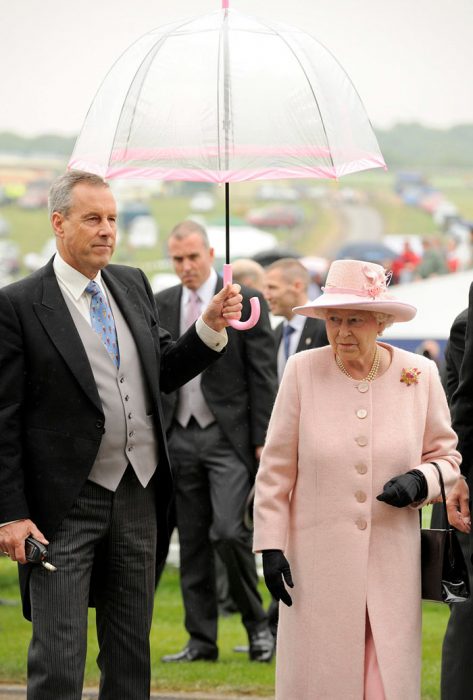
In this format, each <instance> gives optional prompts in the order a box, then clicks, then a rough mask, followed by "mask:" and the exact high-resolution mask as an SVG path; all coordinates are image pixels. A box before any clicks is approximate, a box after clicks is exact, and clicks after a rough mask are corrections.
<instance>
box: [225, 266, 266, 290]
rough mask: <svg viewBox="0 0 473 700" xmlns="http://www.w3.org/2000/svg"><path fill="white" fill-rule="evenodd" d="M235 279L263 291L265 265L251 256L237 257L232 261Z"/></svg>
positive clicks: (238, 282)
mask: <svg viewBox="0 0 473 700" xmlns="http://www.w3.org/2000/svg"><path fill="white" fill-rule="evenodd" d="M232 272H233V281H234V282H236V283H237V284H241V285H245V287H252V288H253V289H257V290H258V291H259V292H262V291H263V283H264V267H263V266H262V265H260V264H259V263H258V262H256V260H252V259H251V258H237V259H236V260H233V261H232Z"/></svg>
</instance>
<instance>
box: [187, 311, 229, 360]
mask: <svg viewBox="0 0 473 700" xmlns="http://www.w3.org/2000/svg"><path fill="white" fill-rule="evenodd" d="M195 330H196V332H197V335H198V336H199V338H200V339H201V341H202V342H203V343H205V344H206V345H207V346H208V347H209V348H211V349H212V350H215V351H216V352H222V350H223V348H224V347H225V345H226V344H227V343H228V335H227V331H226V330H225V328H224V329H223V330H221V331H214V329H213V328H210V326H208V325H207V324H206V323H205V321H203V320H202V316H199V318H198V319H197V321H196V323H195Z"/></svg>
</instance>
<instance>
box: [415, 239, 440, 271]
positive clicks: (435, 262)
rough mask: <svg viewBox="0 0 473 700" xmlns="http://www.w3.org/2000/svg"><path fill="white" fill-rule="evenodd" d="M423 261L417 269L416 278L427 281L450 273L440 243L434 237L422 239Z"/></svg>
mask: <svg viewBox="0 0 473 700" xmlns="http://www.w3.org/2000/svg"><path fill="white" fill-rule="evenodd" d="M422 251H423V252H422V260H421V261H420V263H419V265H418V266H417V269H416V277H417V278H421V279H426V278H427V277H435V276H436V275H444V274H445V273H446V272H448V269H447V264H446V261H445V255H444V254H443V251H442V250H441V247H440V242H439V240H438V239H437V238H435V237H434V236H424V238H423V239H422Z"/></svg>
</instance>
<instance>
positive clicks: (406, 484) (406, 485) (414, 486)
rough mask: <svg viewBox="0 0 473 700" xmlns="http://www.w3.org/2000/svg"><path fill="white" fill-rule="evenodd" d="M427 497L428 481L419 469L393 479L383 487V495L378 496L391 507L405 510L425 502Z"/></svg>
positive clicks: (379, 499)
mask: <svg viewBox="0 0 473 700" xmlns="http://www.w3.org/2000/svg"><path fill="white" fill-rule="evenodd" d="M426 496H427V481H426V478H425V476H424V475H423V474H422V472H421V471H419V469H412V470H411V471H410V472H407V473H406V474H401V475H400V476H395V477H393V478H392V479H391V480H390V481H388V482H387V483H386V484H384V486H383V493H380V494H379V496H376V498H377V499H378V501H384V503H388V504H389V505H390V506H396V508H404V506H408V505H410V504H411V503H417V502H418V501H423V500H424V498H426Z"/></svg>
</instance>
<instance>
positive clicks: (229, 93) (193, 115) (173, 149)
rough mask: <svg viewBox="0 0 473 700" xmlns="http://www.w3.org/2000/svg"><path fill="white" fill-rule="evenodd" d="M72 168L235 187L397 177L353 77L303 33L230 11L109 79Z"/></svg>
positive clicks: (143, 42) (141, 49) (134, 58)
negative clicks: (388, 168)
mask: <svg viewBox="0 0 473 700" xmlns="http://www.w3.org/2000/svg"><path fill="white" fill-rule="evenodd" d="M69 167H71V168H75V169H83V170H87V171H89V172H95V173H97V174H100V175H102V176H103V177H105V178H118V177H120V178H122V177H134V178H136V177H144V178H154V179H163V180H197V181H199V180H200V181H209V182H235V181H242V180H255V179H272V178H293V177H297V178H299V177H321V178H338V177H340V176H341V175H345V174H348V173H352V172H356V171H360V170H365V169H368V168H374V167H385V164H384V160H383V157H382V155H381V153H380V150H379V147H378V143H377V141H376V137H375V135H374V133H373V130H372V128H371V125H370V122H369V119H368V117H367V115H366V112H365V110H364V107H363V104H362V102H361V100H360V97H359V95H358V93H357V92H356V90H355V88H354V86H353V84H352V83H351V81H350V79H349V77H348V76H347V74H346V73H345V71H344V70H343V68H342V67H341V66H340V64H339V63H338V62H337V60H336V59H335V58H334V57H333V56H332V55H331V53H330V52H329V51H328V50H327V49H326V48H325V47H324V46H322V45H321V44H320V43H319V42H318V41H317V40H316V39H314V38H313V37H311V36H310V35H308V34H306V33H305V32H303V31H301V30H300V29H297V28H294V27H289V26H285V25H282V24H278V23H275V22H269V21H263V20H259V19H256V18H253V17H249V16H246V15H242V14H241V13H238V12H237V11H235V10H232V9H223V10H219V11H217V12H214V13H211V14H208V15H204V16H201V17H198V18H195V19H190V20H187V21H182V22H177V23H173V24H170V25H166V26H163V27H160V28H158V29H155V30H153V31H151V32H149V33H148V34H146V35H144V36H143V37H141V39H139V40H138V41H136V42H135V43H134V44H133V45H132V46H131V47H130V48H129V49H127V51H125V53H124V54H123V55H122V56H121V57H120V58H119V59H118V61H117V62H116V63H115V65H114V66H113V67H112V69H111V70H110V72H109V74H108V75H107V76H106V78H105V80H104V81H103V83H102V85H101V87H100V88H99V90H98V92H97V95H96V97H95V99H94V101H93V103H92V105H91V108H90V110H89V113H88V115H87V117H86V120H85V122H84V125H83V127H82V131H81V133H80V135H79V138H78V140H77V143H76V146H75V149H74V152H73V155H72V158H71V161H70V163H69Z"/></svg>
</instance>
